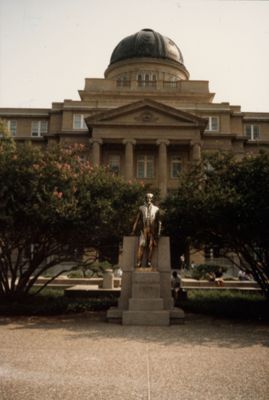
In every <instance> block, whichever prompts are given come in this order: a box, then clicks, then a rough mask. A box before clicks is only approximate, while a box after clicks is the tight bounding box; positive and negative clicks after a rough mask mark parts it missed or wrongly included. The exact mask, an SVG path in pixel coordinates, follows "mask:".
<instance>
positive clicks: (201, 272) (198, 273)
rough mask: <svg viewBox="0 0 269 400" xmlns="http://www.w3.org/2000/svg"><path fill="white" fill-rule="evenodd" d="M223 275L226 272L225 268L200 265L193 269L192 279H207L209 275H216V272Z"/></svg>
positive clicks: (215, 265)
mask: <svg viewBox="0 0 269 400" xmlns="http://www.w3.org/2000/svg"><path fill="white" fill-rule="evenodd" d="M220 271H221V273H224V272H226V271H227V268H226V267H220V266H219V265H217V264H200V265H197V266H195V267H194V269H193V271H192V278H194V279H197V280H199V279H207V278H208V275H209V274H217V273H218V272H220Z"/></svg>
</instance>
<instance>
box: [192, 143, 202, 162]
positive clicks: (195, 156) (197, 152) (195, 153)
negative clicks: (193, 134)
mask: <svg viewBox="0 0 269 400" xmlns="http://www.w3.org/2000/svg"><path fill="white" fill-rule="evenodd" d="M192 161H193V162H195V163H199V162H200V161H201V144H200V143H194V144H193V146H192Z"/></svg>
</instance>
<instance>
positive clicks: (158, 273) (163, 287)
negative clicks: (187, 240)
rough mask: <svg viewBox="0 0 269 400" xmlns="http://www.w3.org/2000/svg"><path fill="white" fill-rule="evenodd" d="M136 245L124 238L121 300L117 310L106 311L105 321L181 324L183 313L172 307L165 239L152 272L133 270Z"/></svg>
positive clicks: (168, 252)
mask: <svg viewBox="0 0 269 400" xmlns="http://www.w3.org/2000/svg"><path fill="white" fill-rule="evenodd" d="M137 244H138V243H137V238H135V237H132V236H131V237H129V236H127V237H124V241H123V261H122V270H123V276H122V289H121V296H120V299H119V305H118V307H117V308H116V307H112V308H110V309H109V310H108V312H107V320H108V321H109V322H115V323H122V324H123V325H157V326H167V325H169V324H179V323H182V322H183V321H184V311H183V310H181V309H177V308H174V307H173V299H172V297H171V268H170V244H169V238H168V237H162V238H160V240H159V245H158V248H157V249H156V250H155V253H154V255H153V260H152V261H153V268H143V269H140V268H139V269H135V268H134V266H135V261H136V259H135V254H136V249H137Z"/></svg>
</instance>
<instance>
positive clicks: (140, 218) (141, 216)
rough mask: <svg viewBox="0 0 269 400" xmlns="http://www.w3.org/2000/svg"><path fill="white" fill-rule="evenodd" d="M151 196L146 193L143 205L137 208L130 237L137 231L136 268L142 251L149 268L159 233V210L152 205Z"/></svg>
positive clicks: (140, 260)
mask: <svg viewBox="0 0 269 400" xmlns="http://www.w3.org/2000/svg"><path fill="white" fill-rule="evenodd" d="M152 199H153V194H152V193H147V194H146V196H145V203H144V204H143V205H142V206H140V207H139V211H138V214H137V216H136V219H135V222H134V226H133V230H132V235H135V232H136V230H137V229H138V230H139V233H140V235H139V244H138V251H137V263H136V268H141V266H142V259H143V255H144V251H145V250H146V254H147V267H149V268H150V267H151V266H152V265H151V260H152V254H153V250H154V247H156V246H157V245H158V239H159V236H160V233H161V220H160V209H159V208H158V207H156V206H154V205H153V204H152Z"/></svg>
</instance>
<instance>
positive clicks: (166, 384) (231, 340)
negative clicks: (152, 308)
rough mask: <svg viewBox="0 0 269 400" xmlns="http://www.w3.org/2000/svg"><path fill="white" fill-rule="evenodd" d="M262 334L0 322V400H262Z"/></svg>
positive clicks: (266, 378) (268, 388)
mask: <svg viewBox="0 0 269 400" xmlns="http://www.w3.org/2000/svg"><path fill="white" fill-rule="evenodd" d="M268 398H269V326H268V325H263V324H260V325H259V324H253V323H239V322H231V321H228V320H216V319H211V318H208V317H197V316H189V317H188V318H187V321H186V323H185V324H184V325H175V326H170V327H129V326H121V325H112V324H107V323H106V322H104V315H103V314H88V315H82V316H74V317H62V318H61V317H52V318H37V317H36V318H16V319H15V318H10V319H8V318H0V399H1V400H49V399H50V400H57V399H61V400H71V399H72V400H73V399H75V400H114V399H118V400H138V399H141V400H142V399H143V400H170V399H171V400H172V399H173V400H177V399H182V400H220V399H225V400H239V399H240V400H241V399H242V400H265V399H266V400H267V399H268Z"/></svg>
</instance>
